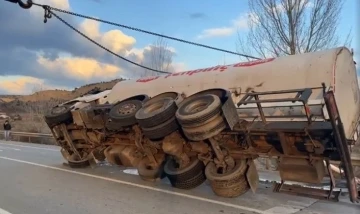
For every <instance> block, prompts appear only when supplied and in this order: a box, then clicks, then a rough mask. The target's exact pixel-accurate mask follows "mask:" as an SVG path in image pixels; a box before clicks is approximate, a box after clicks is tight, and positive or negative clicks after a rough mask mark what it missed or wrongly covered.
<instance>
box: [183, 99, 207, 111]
mask: <svg viewBox="0 0 360 214" xmlns="http://www.w3.org/2000/svg"><path fill="white" fill-rule="evenodd" d="M208 105H209V104H208V103H207V102H203V101H195V102H193V103H190V104H189V105H188V106H186V108H185V111H187V112H189V113H196V112H200V111H203V110H204V109H206V108H207V107H208Z"/></svg>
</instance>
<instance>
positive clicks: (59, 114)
mask: <svg viewBox="0 0 360 214" xmlns="http://www.w3.org/2000/svg"><path fill="white" fill-rule="evenodd" d="M44 117H45V122H46V123H47V124H48V126H49V127H50V128H53V127H54V126H56V125H59V124H61V123H66V124H68V123H71V122H72V121H73V118H72V114H71V110H70V108H69V107H68V106H66V105H64V106H55V107H53V108H52V109H51V111H50V113H49V114H46V115H45V116H44Z"/></svg>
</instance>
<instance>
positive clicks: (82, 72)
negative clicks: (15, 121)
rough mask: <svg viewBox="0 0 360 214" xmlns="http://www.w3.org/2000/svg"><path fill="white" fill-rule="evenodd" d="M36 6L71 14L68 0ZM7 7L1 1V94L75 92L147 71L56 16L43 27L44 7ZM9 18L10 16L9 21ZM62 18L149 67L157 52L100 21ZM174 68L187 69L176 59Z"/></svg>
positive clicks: (43, 0) (41, 0) (46, 1)
mask: <svg viewBox="0 0 360 214" xmlns="http://www.w3.org/2000/svg"><path fill="white" fill-rule="evenodd" d="M37 3H40V4H48V5H50V6H54V7H58V8H61V9H65V10H71V6H70V4H69V0H38V1H37ZM2 4H4V5H2ZM5 6H6V7H5ZM7 6H8V3H4V1H0V26H2V28H0V35H1V37H2V38H1V40H0V47H1V49H0V64H1V65H2V69H1V70H0V93H10V94H12V93H13V94H22V93H31V91H29V90H28V89H29V85H33V84H42V85H46V86H47V88H52V87H56V88H73V87H78V86H80V85H83V84H88V83H93V82H99V81H107V80H112V79H115V78H120V77H126V78H129V77H130V78H134V77H137V76H138V75H139V73H138V72H140V71H141V72H142V71H143V70H144V69H143V68H139V67H137V66H135V65H132V64H130V63H128V62H125V61H124V60H121V59H119V58H117V57H115V56H113V55H111V54H110V53H108V52H106V51H104V50H102V49H101V48H98V47H97V46H96V45H94V44H92V43H91V42H89V41H87V40H86V39H84V38H82V37H81V36H80V35H78V34H77V33H75V32H74V31H72V30H71V29H69V28H67V27H66V26H65V25H63V24H62V23H61V22H59V21H58V20H57V19H56V18H55V17H53V18H52V19H50V20H48V22H47V24H44V23H43V22H42V21H43V15H44V13H43V9H42V8H40V7H35V6H34V7H33V8H31V10H28V11H29V12H27V13H24V10H19V9H18V8H17V7H7ZM59 15H62V14H59ZM9 16H11V17H12V18H11V19H6V17H9ZM102 18H106V17H102ZM64 19H65V20H66V21H68V22H69V23H70V24H72V25H73V26H74V27H75V28H78V29H79V30H80V31H82V32H83V33H84V34H86V35H88V36H90V37H91V38H92V39H94V40H95V41H97V42H99V43H100V44H102V45H104V46H105V47H106V48H109V49H110V50H112V51H113V52H116V53H117V54H119V55H121V56H123V57H125V58H127V59H129V60H131V61H134V62H136V63H142V64H143V65H145V66H151V64H150V63H149V62H150V61H151V60H150V58H149V57H150V55H151V54H149V53H150V52H151V51H152V50H153V48H154V47H152V45H151V44H149V45H146V46H145V47H135V45H136V38H134V37H132V36H130V35H127V34H125V33H124V32H122V31H121V30H117V29H116V30H115V29H110V30H107V31H102V30H100V29H101V25H100V23H99V22H96V21H92V20H83V21H81V22H79V21H78V19H77V18H74V17H72V16H66V17H65V16H64ZM167 50H168V51H169V52H170V53H171V54H172V56H174V55H175V53H176V50H175V48H173V47H167ZM172 68H173V70H175V71H178V70H182V69H185V65H184V64H183V63H179V62H174V61H173V60H172ZM7 75H11V76H12V78H8V76H7ZM141 75H144V74H143V73H141ZM146 75H149V74H148V73H146ZM14 76H16V78H15V77H14Z"/></svg>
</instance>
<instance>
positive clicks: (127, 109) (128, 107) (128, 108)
mask: <svg viewBox="0 0 360 214" xmlns="http://www.w3.org/2000/svg"><path fill="white" fill-rule="evenodd" d="M135 110H136V105H134V104H131V103H128V104H125V105H122V106H121V107H120V108H119V113H120V114H122V115H125V114H131V113H133V112H134V111H135Z"/></svg>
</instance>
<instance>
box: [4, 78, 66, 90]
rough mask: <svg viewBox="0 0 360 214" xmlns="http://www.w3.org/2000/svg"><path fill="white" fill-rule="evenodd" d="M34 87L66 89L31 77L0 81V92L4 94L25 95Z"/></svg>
mask: <svg viewBox="0 0 360 214" xmlns="http://www.w3.org/2000/svg"><path fill="white" fill-rule="evenodd" d="M36 86H41V88H43V89H55V88H56V89H67V90H69V88H66V87H59V86H57V87H54V86H51V85H47V84H45V83H44V80H42V79H39V78H34V77H31V76H10V77H6V78H1V79H0V91H2V92H5V93H6V94H16V95H26V94H30V93H31V92H32V91H33V89H34V88H35V87H36Z"/></svg>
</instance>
